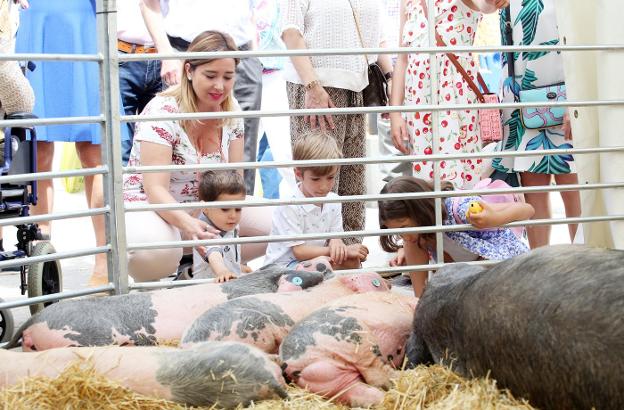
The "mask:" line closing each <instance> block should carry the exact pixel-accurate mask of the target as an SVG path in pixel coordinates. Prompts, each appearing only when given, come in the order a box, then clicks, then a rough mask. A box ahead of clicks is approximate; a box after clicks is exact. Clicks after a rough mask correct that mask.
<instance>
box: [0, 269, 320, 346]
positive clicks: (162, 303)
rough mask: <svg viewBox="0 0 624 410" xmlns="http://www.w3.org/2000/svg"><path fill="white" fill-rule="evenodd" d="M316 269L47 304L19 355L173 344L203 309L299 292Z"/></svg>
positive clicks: (25, 329) (312, 281) (27, 329)
mask: <svg viewBox="0 0 624 410" xmlns="http://www.w3.org/2000/svg"><path fill="white" fill-rule="evenodd" d="M323 279H324V274H323V273H321V272H317V271H292V270H284V269H279V268H276V267H274V266H270V267H267V268H265V269H262V270H259V271H257V272H255V273H252V274H249V275H245V276H242V277H240V278H239V279H236V280H232V281H230V282H226V283H223V284H217V283H208V284H202V285H195V286H187V287H181V288H173V289H163V290H159V291H155V292H140V293H130V294H127V295H117V296H109V297H99V298H88V299H79V300H69V301H63V302H59V303H55V304H53V305H50V306H48V307H47V308H45V309H44V310H42V311H41V312H39V313H37V314H36V315H34V316H33V317H31V318H30V319H29V320H27V321H26V323H24V325H22V327H21V328H20V329H19V330H18V332H17V334H16V335H15V336H14V337H13V339H12V340H11V342H10V343H9V345H8V348H11V347H15V346H17V344H18V341H19V339H20V337H21V339H22V348H23V350H24V351H31V350H38V351H41V350H46V349H52V348H55V347H68V346H106V345H120V346H126V345H130V346H149V345H155V344H157V343H158V341H171V340H179V339H180V338H181V337H182V332H183V331H184V329H186V328H187V327H188V326H189V325H190V324H191V323H193V321H194V320H195V319H196V318H197V317H199V315H201V314H202V313H204V312H205V311H206V310H208V309H210V308H211V307H213V306H215V305H218V304H219V303H222V302H225V301H227V300H229V299H235V298H238V297H241V296H245V295H253V294H256V293H267V292H282V291H283V292H290V291H301V290H302V289H306V288H308V287H310V286H314V285H317V284H318V283H321V282H322V281H323Z"/></svg>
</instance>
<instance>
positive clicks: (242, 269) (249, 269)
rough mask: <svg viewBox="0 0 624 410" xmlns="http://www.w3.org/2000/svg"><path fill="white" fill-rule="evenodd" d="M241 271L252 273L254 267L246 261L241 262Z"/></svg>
mask: <svg viewBox="0 0 624 410" xmlns="http://www.w3.org/2000/svg"><path fill="white" fill-rule="evenodd" d="M241 272H242V273H251V272H253V269H251V268H250V267H249V266H247V265H245V264H244V263H241Z"/></svg>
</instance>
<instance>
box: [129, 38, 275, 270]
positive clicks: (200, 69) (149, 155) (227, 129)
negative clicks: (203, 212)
mask: <svg viewBox="0 0 624 410" xmlns="http://www.w3.org/2000/svg"><path fill="white" fill-rule="evenodd" d="M237 50H238V48H237V47H236V44H235V43H234V41H233V40H232V38H231V37H230V36H229V35H227V34H223V33H220V32H218V31H205V32H203V33H201V34H199V35H198V36H197V37H196V38H195V39H194V40H193V42H192V43H191V44H190V46H189V48H188V51H189V52H212V51H237ZM183 63H184V64H183V67H184V71H183V75H182V78H181V80H180V83H179V84H178V85H176V86H173V87H171V88H169V89H168V90H166V91H164V92H162V93H160V94H159V95H158V96H156V97H155V98H154V99H153V100H152V101H151V102H150V103H149V104H148V105H147V106H146V107H145V110H144V111H143V113H142V114H143V115H168V114H172V113H194V112H219V111H237V110H240V108H239V107H238V104H237V103H236V100H235V99H234V97H233V95H232V89H233V87H234V81H235V70H236V66H237V64H238V59H234V58H214V59H193V58H189V59H187V60H184V62H183ZM243 135H244V130H243V120H242V119H240V118H236V119H228V120H221V119H215V120H201V121H200V120H185V121H177V120H163V121H150V122H139V123H137V128H136V133H135V137H134V143H133V146H132V151H131V153H130V160H129V162H128V164H129V165H130V166H138V165H185V164H206V163H219V162H240V161H242V159H243V150H244V138H243ZM241 172H242V170H241ZM197 187H198V179H197V174H196V172H195V171H185V170H182V171H171V172H162V173H146V174H128V175H126V176H125V178H124V200H125V201H126V202H127V203H130V204H136V203H145V202H148V203H152V204H167V203H177V202H191V201H197V200H198V192H197ZM258 212H264V211H263V210H260V209H257V208H246V209H244V211H243V218H242V220H241V224H240V228H241V229H240V235H241V236H252V235H264V234H268V232H269V231H270V221H271V218H270V215H258ZM250 213H256V214H255V215H250ZM196 216H198V215H196V213H188V212H186V211H184V210H175V211H156V212H154V211H150V212H138V213H137V212H132V213H128V214H127V217H126V230H127V238H128V243H137V242H139V243H145V242H162V241H175V240H180V239H211V238H215V237H216V236H217V235H218V234H219V232H218V231H217V230H215V229H214V228H212V227H210V226H209V225H208V224H207V223H206V222H205V221H202V220H200V219H199V218H197V217H196ZM251 221H253V224H255V225H253V226H252V225H251V224H250V222H251ZM262 223H265V224H266V225H265V226H263V225H261V224H262ZM250 246H251V247H253V248H251V249H250ZM250 246H247V247H243V260H248V259H251V258H253V257H257V256H260V255H261V254H263V253H264V249H265V247H266V245H264V244H262V245H250ZM189 253H190V250H189ZM182 254H183V250H182V249H181V248H170V249H156V250H140V251H130V252H129V254H128V263H129V266H128V269H129V273H130V275H131V276H132V277H133V278H134V279H135V280H136V281H147V280H158V279H160V278H163V277H165V276H167V275H169V274H171V273H173V272H175V270H176V267H177V265H178V262H179V260H180V258H181V257H182Z"/></svg>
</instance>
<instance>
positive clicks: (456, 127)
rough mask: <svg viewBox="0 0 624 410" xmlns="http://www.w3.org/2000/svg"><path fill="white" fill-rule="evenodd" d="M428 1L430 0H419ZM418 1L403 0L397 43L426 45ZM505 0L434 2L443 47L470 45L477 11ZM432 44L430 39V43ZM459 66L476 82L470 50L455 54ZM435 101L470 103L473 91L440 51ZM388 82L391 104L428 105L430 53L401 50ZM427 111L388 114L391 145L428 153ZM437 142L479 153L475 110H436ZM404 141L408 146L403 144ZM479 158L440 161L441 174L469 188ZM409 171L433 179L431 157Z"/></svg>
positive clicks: (448, 149)
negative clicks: (402, 51) (398, 40)
mask: <svg viewBox="0 0 624 410" xmlns="http://www.w3.org/2000/svg"><path fill="white" fill-rule="evenodd" d="M423 1H430V0H423ZM423 1H421V0H403V1H402V4H401V28H400V32H399V34H400V35H401V45H402V46H404V47H405V46H407V47H414V48H418V47H427V46H429V36H428V30H429V29H428V21H427V17H426V15H428V13H425V11H424V9H423ZM508 3H509V1H508V0H434V1H433V4H434V7H433V9H434V10H435V16H436V30H437V32H438V34H440V36H441V37H442V39H443V40H444V42H445V44H446V45H447V46H466V45H472V44H473V41H474V38H475V33H476V29H477V25H478V24H479V21H480V20H481V13H491V12H494V11H496V10H497V9H500V8H502V7H505V6H507V4H508ZM434 43H435V42H434ZM456 56H457V58H458V60H459V62H460V64H462V67H463V68H464V69H465V70H466V72H467V73H468V75H469V76H470V77H471V78H472V79H473V81H475V82H476V74H477V70H478V68H477V67H476V65H475V62H474V59H473V58H472V55H471V54H470V53H460V54H456ZM437 65H438V81H439V88H438V89H439V97H438V98H437V99H436V103H438V104H472V103H475V102H476V101H477V98H476V95H475V94H474V92H473V91H472V90H471V89H470V88H469V86H468V83H467V82H466V80H465V79H464V78H463V77H462V75H461V74H460V73H459V71H458V70H457V69H456V68H455V66H453V64H452V63H451V61H450V59H449V58H448V56H447V55H445V54H439V55H438V58H437ZM393 80H394V81H393V84H392V95H391V101H390V104H391V105H403V104H404V105H418V104H431V79H430V63H429V55H428V54H425V53H417V52H414V53H411V54H401V55H399V57H398V58H397V62H396V66H395V70H394V75H393ZM432 117H433V116H432V115H431V113H428V112H410V113H405V114H402V113H398V112H396V113H392V114H390V122H391V132H392V139H393V142H394V145H395V146H396V148H397V149H398V150H400V151H401V152H403V153H406V154H409V153H411V154H425V155H430V154H433V142H432V140H433V135H432V129H431V122H432V121H431V120H432ZM439 121H440V126H439V135H438V136H436V138H437V139H438V146H439V149H440V152H441V153H448V154H458V153H470V152H479V151H480V149H481V140H480V137H479V126H478V119H477V110H448V111H441V112H440V116H439ZM405 143H407V144H405ZM480 164H481V159H466V160H445V161H441V162H440V177H441V179H443V180H446V181H449V182H452V183H453V184H454V185H455V186H456V187H458V188H470V187H472V186H473V185H474V184H475V183H476V182H478V181H479V174H480V169H479V168H480ZM413 175H414V176H416V177H418V178H422V179H426V180H430V179H433V163H432V162H431V161H423V162H416V163H414V165H413Z"/></svg>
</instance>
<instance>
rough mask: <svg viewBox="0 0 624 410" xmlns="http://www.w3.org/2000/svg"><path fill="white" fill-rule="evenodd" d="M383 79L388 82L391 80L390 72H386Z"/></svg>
mask: <svg viewBox="0 0 624 410" xmlns="http://www.w3.org/2000/svg"><path fill="white" fill-rule="evenodd" d="M384 77H385V78H386V80H388V81H389V80H391V79H392V71H388V72H387V73H386V74H384Z"/></svg>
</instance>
